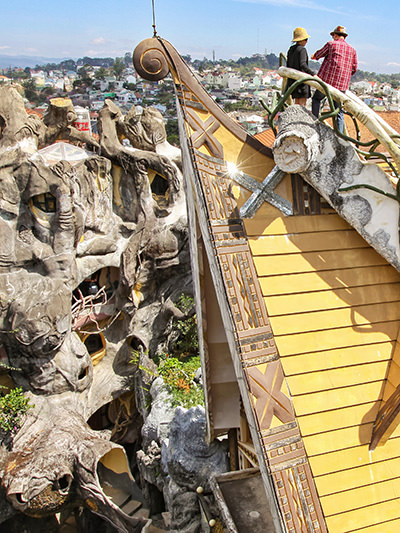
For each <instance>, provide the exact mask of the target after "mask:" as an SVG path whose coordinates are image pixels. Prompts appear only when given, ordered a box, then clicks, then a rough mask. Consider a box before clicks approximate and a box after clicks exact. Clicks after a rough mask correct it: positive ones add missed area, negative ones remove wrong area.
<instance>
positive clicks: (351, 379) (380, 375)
mask: <svg viewBox="0 0 400 533" xmlns="http://www.w3.org/2000/svg"><path fill="white" fill-rule="evenodd" d="M387 369H388V363H387V361H378V362H374V363H369V364H365V365H357V366H353V367H351V369H349V368H347V367H345V368H335V369H331V370H325V371H321V372H313V373H311V374H310V373H308V374H299V375H297V376H290V377H288V378H286V379H287V381H288V384H289V389H290V392H291V395H292V396H298V395H300V394H308V393H313V392H317V391H323V390H333V389H337V388H340V387H349V386H352V385H359V384H361V383H368V382H372V381H377V380H384V379H385V377H386V374H387Z"/></svg>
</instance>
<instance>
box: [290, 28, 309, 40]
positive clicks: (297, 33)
mask: <svg viewBox="0 0 400 533" xmlns="http://www.w3.org/2000/svg"><path fill="white" fill-rule="evenodd" d="M309 37H310V36H309V35H308V33H307V32H306V30H305V29H304V28H295V29H294V30H293V39H292V41H293V42H294V43H295V42H297V41H304V39H308V38H309Z"/></svg>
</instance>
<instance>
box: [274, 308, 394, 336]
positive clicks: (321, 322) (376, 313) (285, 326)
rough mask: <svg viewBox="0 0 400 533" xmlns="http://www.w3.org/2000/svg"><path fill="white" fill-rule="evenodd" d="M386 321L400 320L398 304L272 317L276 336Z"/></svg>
mask: <svg viewBox="0 0 400 533" xmlns="http://www.w3.org/2000/svg"><path fill="white" fill-rule="evenodd" d="M384 320H388V321H393V320H400V305H399V303H398V302H388V303H382V304H372V305H360V306H357V307H350V308H349V307H346V308H343V309H329V310H327V311H324V310H323V311H313V312H311V313H297V314H295V315H280V316H275V317H270V321H271V326H272V330H273V332H274V335H275V336H278V335H290V334H292V333H305V332H307V331H325V330H329V329H332V328H343V327H346V326H353V327H356V326H363V325H367V324H374V323H376V322H383V321H384Z"/></svg>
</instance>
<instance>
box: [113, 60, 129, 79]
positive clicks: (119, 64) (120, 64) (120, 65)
mask: <svg viewBox="0 0 400 533" xmlns="http://www.w3.org/2000/svg"><path fill="white" fill-rule="evenodd" d="M125 68H126V67H125V63H124V60H123V59H122V57H117V58H116V59H115V61H114V65H113V72H114V74H115V77H116V78H117V80H119V79H121V76H122V73H123V72H124V71H125Z"/></svg>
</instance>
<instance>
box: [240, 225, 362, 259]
mask: <svg viewBox="0 0 400 533" xmlns="http://www.w3.org/2000/svg"><path fill="white" fill-rule="evenodd" d="M249 245H250V249H251V251H252V253H253V254H254V255H276V254H294V253H298V252H299V251H301V252H315V251H321V250H340V251H342V250H346V249H348V248H367V247H368V248H369V247H370V245H369V244H368V243H367V242H366V241H365V240H364V239H363V238H362V237H361V235H360V234H359V233H357V232H356V231H355V230H354V229H348V230H342V231H325V232H322V233H300V234H296V233H294V234H290V235H271V236H266V237H257V238H250V239H249Z"/></svg>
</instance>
